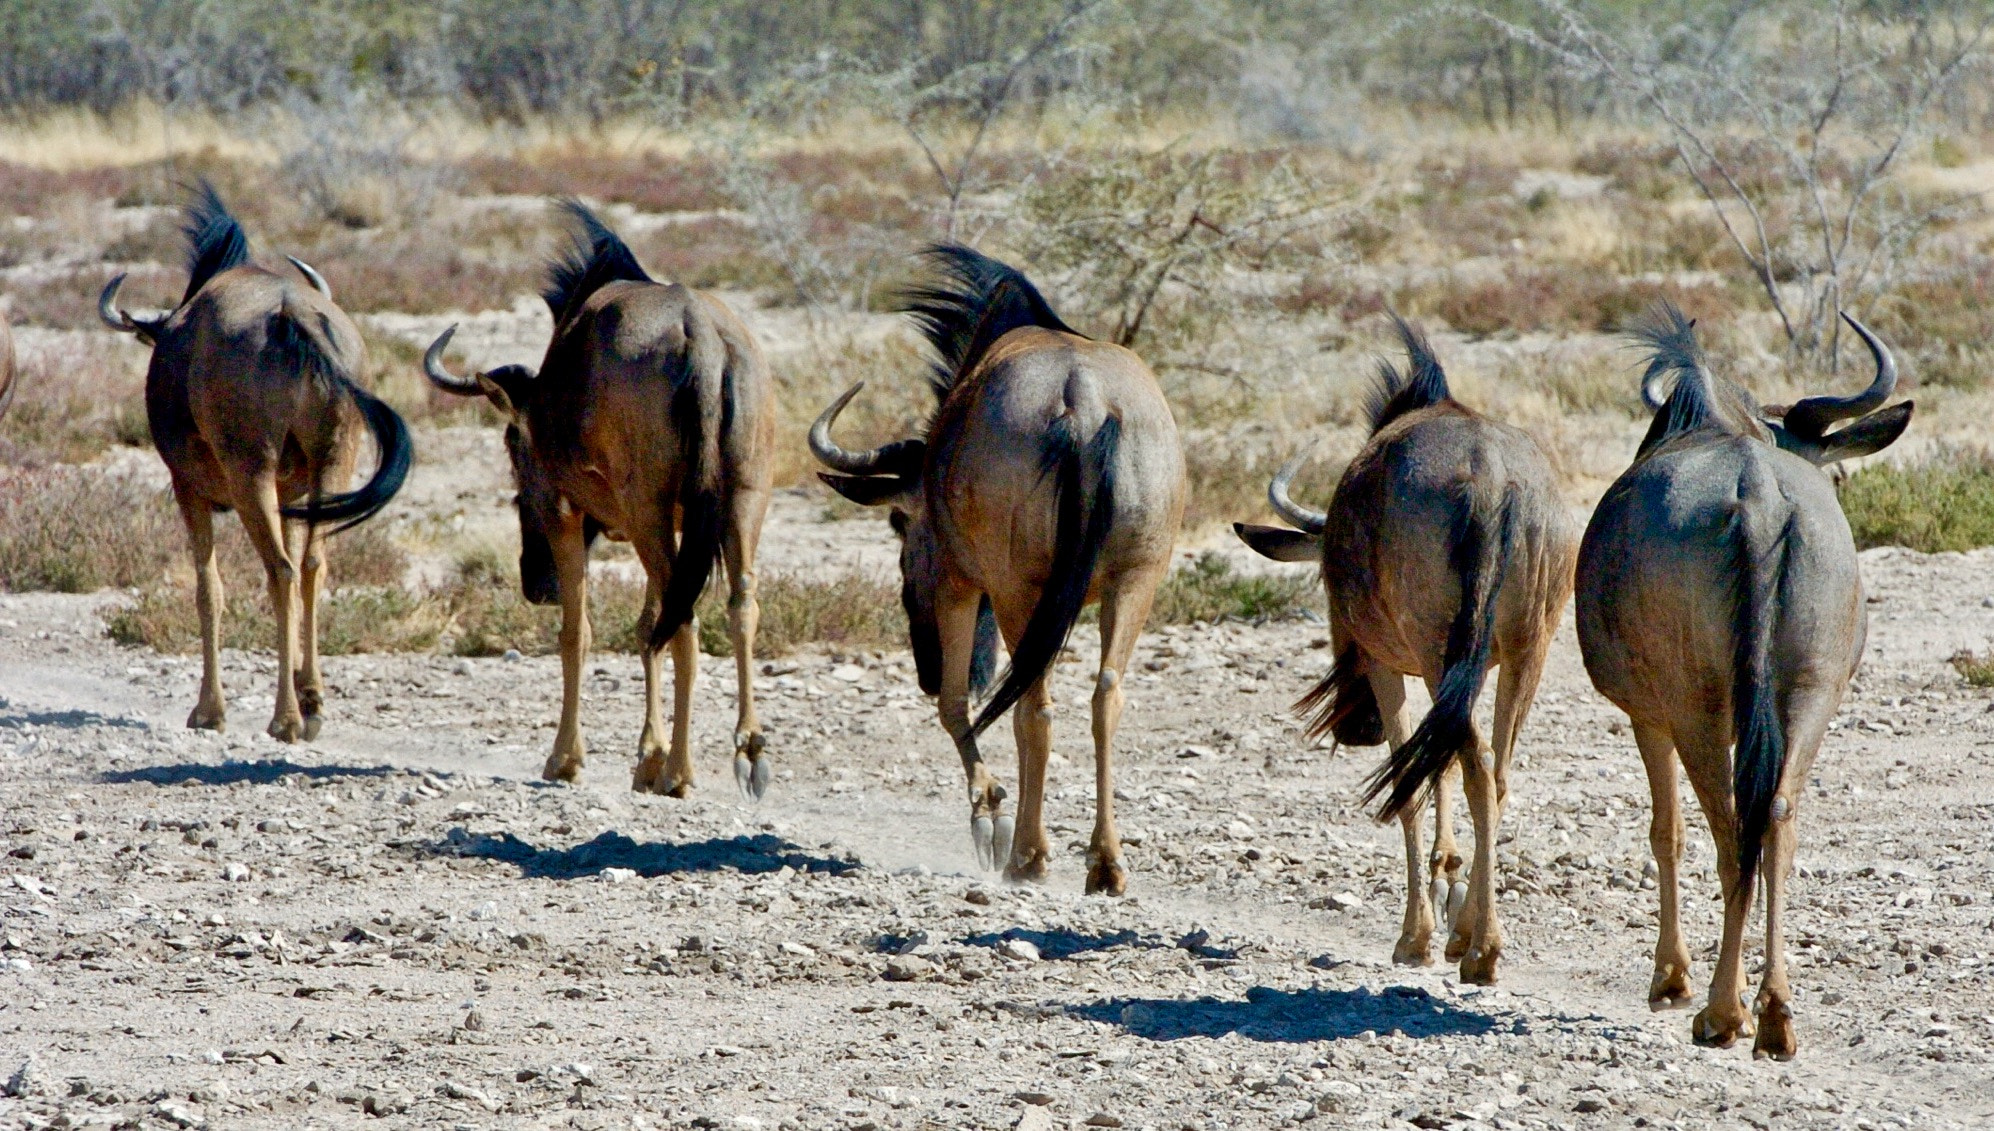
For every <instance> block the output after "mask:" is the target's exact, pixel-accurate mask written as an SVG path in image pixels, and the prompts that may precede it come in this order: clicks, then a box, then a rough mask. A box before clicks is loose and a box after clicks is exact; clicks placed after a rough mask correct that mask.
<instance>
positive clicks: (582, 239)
mask: <svg viewBox="0 0 1994 1131" xmlns="http://www.w3.org/2000/svg"><path fill="white" fill-rule="evenodd" d="M556 207H558V208H559V209H560V210H561V211H562V212H563V213H565V214H566V215H567V217H568V219H569V220H570V221H571V222H572V224H571V226H570V228H569V232H570V237H571V238H570V240H569V243H568V248H567V250H566V251H564V252H562V253H561V254H560V256H558V257H557V258H555V259H554V260H553V261H552V262H550V263H549V264H548V265H547V288H546V289H545V290H543V291H541V292H540V297H541V298H543V299H546V300H547V308H548V309H549V310H551V311H553V312H554V325H555V326H556V327H558V326H560V325H561V324H562V323H564V322H566V321H567V320H568V316H569V315H570V314H573V313H574V311H575V308H576V307H578V306H580V305H581V304H582V303H583V302H585V301H587V300H588V297H589V296H590V295H592V294H594V293H595V292H597V291H598V290H601V289H602V287H603V285H604V284H605V283H614V282H618V281H624V282H632V283H648V282H651V281H652V279H651V276H649V275H647V274H645V273H644V268H643V267H642V266H641V265H640V264H639V263H638V262H637V257H636V256H635V255H633V254H631V251H630V247H629V245H628V244H625V243H624V242H623V240H622V238H621V237H620V236H618V235H617V234H616V233H615V232H612V231H610V230H609V226H608V225H607V224H604V223H603V222H602V221H601V220H598V219H597V218H596V215H595V213H593V212H590V211H589V210H588V207H587V206H586V205H584V204H583V203H582V202H581V201H579V200H576V199H574V198H573V197H569V198H567V199H565V200H562V201H560V202H559V203H558V204H557V205H556Z"/></svg>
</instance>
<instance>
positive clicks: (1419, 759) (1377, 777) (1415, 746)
mask: <svg viewBox="0 0 1994 1131" xmlns="http://www.w3.org/2000/svg"><path fill="white" fill-rule="evenodd" d="M1515 518H1516V489H1515V488H1514V487H1509V488H1506V489H1504V491H1503V494H1502V501H1501V502H1499V503H1498V504H1497V505H1496V511H1495V513H1494V514H1492V515H1491V514H1488V513H1486V512H1485V511H1484V510H1483V509H1482V508H1481V507H1478V506H1476V505H1475V504H1474V501H1473V500H1472V499H1469V500H1467V505H1466V506H1464V507H1463V508H1462V511H1461V515H1460V517H1459V519H1458V520H1457V521H1456V525H1455V529H1454V538H1453V553H1452V555H1451V556H1452V558H1453V562H1452V564H1453V568H1454V573H1455V575H1456V576H1458V577H1459V578H1460V579H1461V607H1460V608H1459V610H1457V611H1456V612H1455V614H1454V624H1453V626H1452V628H1450V629H1449V630H1448V633H1447V653H1446V655H1445V657H1444V658H1443V662H1444V664H1445V667H1444V668H1443V669H1442V671H1441V675H1440V689H1439V692H1438V693H1437V694H1435V695H1434V697H1433V708H1432V709H1431V710H1429V711H1428V712H1427V713H1426V717H1425V718H1424V719H1421V720H1420V722H1419V728H1418V729H1417V730H1415V731H1413V732H1412V737H1411V738H1409V739H1407V740H1406V743H1405V745H1403V746H1401V747H1399V748H1398V749H1397V750H1394V751H1392V752H1391V754H1390V755H1389V756H1387V757H1386V759H1385V762H1384V764H1383V765H1381V766H1379V767H1378V768H1377V769H1376V770H1375V771H1373V772H1372V774H1371V776H1370V777H1369V778H1368V779H1366V780H1365V783H1364V786H1365V791H1364V800H1365V802H1366V803H1369V802H1372V801H1376V800H1377V799H1378V796H1379V795H1380V794H1385V793H1387V792H1389V796H1388V797H1386V799H1385V805H1384V808H1383V809H1381V810H1380V811H1379V813H1378V818H1379V819H1380V820H1386V819H1389V818H1392V817H1396V816H1398V815H1399V814H1400V813H1401V812H1403V811H1404V810H1405V809H1406V808H1407V807H1408V806H1410V805H1413V804H1415V803H1416V802H1418V801H1421V800H1423V799H1424V798H1425V797H1426V794H1427V791H1429V790H1430V789H1432V788H1433V786H1434V784H1435V783H1436V782H1438V781H1439V780H1440V776H1441V775H1442V774H1444V773H1446V772H1447V767H1448V765H1449V764H1450V763H1452V762H1453V761H1454V759H1455V758H1457V757H1459V756H1460V755H1461V754H1462V753H1463V752H1464V751H1467V752H1472V751H1473V750H1474V748H1475V746H1476V744H1477V740H1476V735H1475V700H1476V699H1479V698H1481V694H1482V684H1483V682H1484V681H1485V680H1486V679H1487V678H1488V674H1489V656H1490V653H1491V652H1492V651H1493V650H1494V645H1495V620H1496V605H1497V598H1498V597H1500V596H1501V592H1502V576H1503V574H1504V573H1505V572H1506V571H1507V570H1508V567H1509V559H1510V553H1511V550H1512V542H1513V541H1514V538H1515V533H1514V528H1515Z"/></svg>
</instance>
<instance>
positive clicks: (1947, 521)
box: [1842, 457, 1994, 553]
mask: <svg viewBox="0 0 1994 1131" xmlns="http://www.w3.org/2000/svg"><path fill="white" fill-rule="evenodd" d="M1842 512H1843V513H1844V514H1846V515H1848V516H1849V527H1850V529H1851V530H1853V531H1854V532H1855V537H1856V546H1857V547H1858V548H1861V549H1868V548H1869V547H1871V546H1904V547H1907V548H1909V549H1913V550H1921V551H1924V552H1925V553H1939V552H1941V551H1945V550H1972V549H1975V548H1978V547H1980V546H1994V461H1990V460H1988V459H1986V458H1970V457H1955V458H1948V459H1941V460H1936V461H1933V462H1930V463H1925V464H1919V465H1916V466H1913V467H1895V466H1892V465H1890V464H1876V465H1873V466H1871V467H1866V468H1863V469H1862V470H1861V471H1858V472H1856V473H1855V474H1854V475H1851V476H1849V478H1848V481H1847V482H1846V483H1844V484H1843V485H1842Z"/></svg>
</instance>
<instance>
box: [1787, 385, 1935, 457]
mask: <svg viewBox="0 0 1994 1131" xmlns="http://www.w3.org/2000/svg"><path fill="white" fill-rule="evenodd" d="M1912 404H1913V402H1911V401H1904V402H1903V403H1901V404H1894V405H1891V406H1890V407H1889V408H1886V409H1879V410H1878V411H1876V412H1872V413H1870V414H1869V415H1868V416H1865V417H1863V418H1862V419H1861V420H1858V421H1856V422H1855V423H1854V424H1851V425H1849V426H1848V427H1846V428H1842V429H1839V430H1837V431H1834V432H1830V433H1828V434H1827V435H1826V436H1825V437H1823V438H1821V439H1819V440H1811V441H1810V440H1803V439H1800V438H1799V437H1797V436H1795V435H1793V434H1792V433H1791V432H1788V431H1787V430H1786V429H1785V428H1783V427H1781V426H1779V425H1777V424H1773V425H1772V430H1773V436H1774V438H1775V439H1777V440H1778V441H1779V446H1780V447H1782V448H1785V449H1786V450H1787V451H1790V452H1792V453H1794V454H1795V455H1797V456H1799V457H1801V458H1802V459H1804V460H1806V461H1807V462H1809V463H1812V464H1814V465H1816V466H1817V467H1825V466H1827V465H1828V464H1831V463H1840V462H1841V461H1843V460H1845V459H1856V458H1858V457H1860V456H1868V455H1875V454H1876V453H1877V452H1880V451H1882V450H1883V449H1885V448H1887V447H1889V446H1890V445H1892V444H1894V443H1896V442H1897V438H1898V437H1899V436H1902V435H1903V434H1904V430H1905V429H1906V428H1909V427H1910V426H1911V411H1912Z"/></svg>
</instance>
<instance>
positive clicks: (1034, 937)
mask: <svg viewBox="0 0 1994 1131" xmlns="http://www.w3.org/2000/svg"><path fill="white" fill-rule="evenodd" d="M1012 939H1023V940H1024V941H1026V942H1028V943H1031V944H1032V945H1033V946H1035V947H1037V948H1038V951H1039V957H1041V958H1054V959H1057V958H1072V957H1073V956H1074V955H1076V954H1085V953H1087V952H1088V951H1094V950H1113V949H1115V948H1116V947H1121V946H1132V947H1140V948H1142V949H1145V950H1153V949H1156V948H1158V947H1164V946H1168V945H1169V944H1168V943H1166V942H1164V941H1163V940H1162V939H1160V938H1157V937H1156V936H1154V935H1139V934H1136V933H1135V932H1134V931H1116V932H1115V933H1113V934H1111V935H1083V934H1080V933H1078V932H1075V931H1064V930H1051V931H1028V930H1025V929H1024V928H1022V927H1013V928H1011V929H1010V930H1008V931H1004V932H1002V933H1001V934H999V933H994V932H985V933H983V934H980V935H970V936H969V937H967V938H965V939H963V940H962V944H963V945H964V946H981V947H988V948H990V949H992V950H995V949H997V947H998V946H1000V945H1002V944H1003V943H1005V942H1008V941H1010V940H1012Z"/></svg>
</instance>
